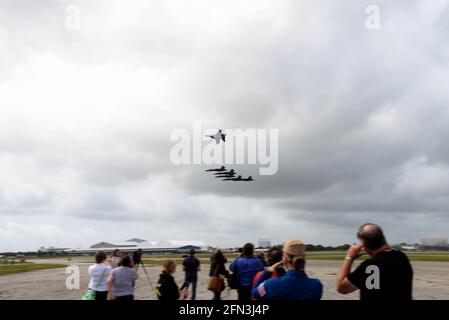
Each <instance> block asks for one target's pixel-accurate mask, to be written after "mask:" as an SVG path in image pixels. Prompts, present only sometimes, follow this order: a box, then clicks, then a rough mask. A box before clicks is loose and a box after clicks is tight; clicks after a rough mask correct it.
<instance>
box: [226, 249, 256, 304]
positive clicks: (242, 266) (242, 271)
mask: <svg viewBox="0 0 449 320" xmlns="http://www.w3.org/2000/svg"><path fill="white" fill-rule="evenodd" d="M230 269H231V271H232V272H234V273H236V274H237V280H238V283H239V284H238V288H237V292H238V300H243V301H245V300H246V301H247V300H251V289H252V281H253V278H254V276H255V275H256V274H257V273H258V272H259V271H262V270H264V266H263V264H262V261H260V259H259V258H256V257H254V245H253V244H252V243H247V244H245V245H244V246H243V253H242V255H241V256H240V257H239V258H237V259H235V260H234V261H233V262H232V263H231V266H230Z"/></svg>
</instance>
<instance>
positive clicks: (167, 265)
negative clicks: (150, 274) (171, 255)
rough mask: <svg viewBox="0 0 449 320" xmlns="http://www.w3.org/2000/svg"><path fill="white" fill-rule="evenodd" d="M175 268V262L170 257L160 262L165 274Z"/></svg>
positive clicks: (173, 270) (170, 272)
mask: <svg viewBox="0 0 449 320" xmlns="http://www.w3.org/2000/svg"><path fill="white" fill-rule="evenodd" d="M175 270H176V262H174V261H173V260H170V259H166V260H164V263H163V264H162V271H163V272H165V273H166V274H172V273H174V272H175Z"/></svg>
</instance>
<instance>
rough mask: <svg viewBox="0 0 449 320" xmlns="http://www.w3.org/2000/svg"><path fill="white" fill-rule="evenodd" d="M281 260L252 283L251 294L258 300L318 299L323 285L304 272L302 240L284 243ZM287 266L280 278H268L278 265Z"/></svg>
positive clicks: (303, 246)
mask: <svg viewBox="0 0 449 320" xmlns="http://www.w3.org/2000/svg"><path fill="white" fill-rule="evenodd" d="M283 253H284V255H283V258H282V261H280V262H278V263H276V264H274V265H272V266H270V267H269V268H268V269H267V270H266V271H265V272H264V273H263V274H262V276H261V277H260V278H259V280H258V281H257V282H256V284H255V285H254V288H253V290H252V292H251V293H252V295H253V296H254V298H256V299H258V300H320V299H321V296H322V295H323V285H322V284H321V282H320V280H318V279H312V278H309V277H308V276H307V275H306V273H305V272H304V267H305V255H306V249H305V245H304V243H303V242H302V241H300V240H296V239H290V240H288V241H287V242H286V243H285V244H284V248H283ZM281 266H284V267H286V268H287V273H286V274H285V275H284V276H282V277H280V278H273V279H270V277H271V274H272V273H273V272H274V271H275V270H276V269H277V268H279V267H281Z"/></svg>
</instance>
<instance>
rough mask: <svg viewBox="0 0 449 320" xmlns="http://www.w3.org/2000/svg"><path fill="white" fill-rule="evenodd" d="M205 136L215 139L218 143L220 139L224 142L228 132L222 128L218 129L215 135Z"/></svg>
mask: <svg viewBox="0 0 449 320" xmlns="http://www.w3.org/2000/svg"><path fill="white" fill-rule="evenodd" d="M205 137H208V138H211V139H214V140H215V142H216V143H217V144H219V143H220V140H223V142H225V141H226V133H223V131H222V130H221V129H220V130H218V131H217V133H216V134H214V135H207V136H205Z"/></svg>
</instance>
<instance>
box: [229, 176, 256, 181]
mask: <svg viewBox="0 0 449 320" xmlns="http://www.w3.org/2000/svg"><path fill="white" fill-rule="evenodd" d="M223 181H245V182H246V181H254V179H253V177H251V176H249V177H248V178H242V176H238V177H237V178H227V179H223Z"/></svg>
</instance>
